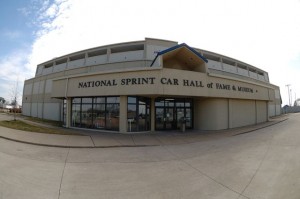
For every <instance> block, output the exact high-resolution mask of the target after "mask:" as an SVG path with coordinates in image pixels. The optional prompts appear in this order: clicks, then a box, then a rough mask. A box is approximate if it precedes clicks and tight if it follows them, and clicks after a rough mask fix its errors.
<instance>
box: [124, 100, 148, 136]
mask: <svg viewBox="0 0 300 199" xmlns="http://www.w3.org/2000/svg"><path fill="white" fill-rule="evenodd" d="M150 102H151V100H150V98H146V97H128V104H127V121H128V131H129V132H136V131H149V130H150Z"/></svg>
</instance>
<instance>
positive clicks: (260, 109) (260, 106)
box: [256, 101, 268, 123]
mask: <svg viewBox="0 0 300 199" xmlns="http://www.w3.org/2000/svg"><path fill="white" fill-rule="evenodd" d="M267 120H268V110H267V102H266V101H256V123H262V122H266V121H267Z"/></svg>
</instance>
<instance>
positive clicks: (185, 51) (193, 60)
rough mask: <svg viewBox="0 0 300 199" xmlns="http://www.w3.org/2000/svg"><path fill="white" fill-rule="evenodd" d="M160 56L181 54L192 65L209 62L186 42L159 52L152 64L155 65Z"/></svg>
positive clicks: (166, 57)
mask: <svg viewBox="0 0 300 199" xmlns="http://www.w3.org/2000/svg"><path fill="white" fill-rule="evenodd" d="M159 56H163V57H164V58H165V59H168V58H171V57H175V56H176V57H177V56H179V57H181V58H182V59H184V60H185V61H188V62H189V63H190V64H192V65H197V64H198V63H203V62H206V63H207V62H208V61H207V59H206V58H205V57H203V56H202V55H201V54H200V53H199V52H197V51H196V50H194V49H193V48H191V47H190V46H188V45H187V44H185V43H182V44H179V45H176V46H173V47H171V48H168V49H166V50H163V51H160V52H158V53H157V55H156V57H155V58H154V60H153V61H152V63H151V65H150V66H153V64H154V62H155V61H156V59H157V58H158V57H159Z"/></svg>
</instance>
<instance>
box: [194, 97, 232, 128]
mask: <svg viewBox="0 0 300 199" xmlns="http://www.w3.org/2000/svg"><path fill="white" fill-rule="evenodd" d="M194 107H195V108H194V124H195V125H194V128H195V129H201V130H220V129H227V128H228V119H229V118H228V99H212V98H204V99H197V100H194Z"/></svg>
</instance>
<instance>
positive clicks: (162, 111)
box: [155, 98, 193, 130]
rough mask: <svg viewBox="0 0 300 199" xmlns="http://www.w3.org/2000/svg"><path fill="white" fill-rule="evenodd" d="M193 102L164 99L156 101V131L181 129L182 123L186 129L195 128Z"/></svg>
mask: <svg viewBox="0 0 300 199" xmlns="http://www.w3.org/2000/svg"><path fill="white" fill-rule="evenodd" d="M192 121H193V114H192V100H191V99H181V98H178V99H163V98H158V99H157V100H156V101H155V129H156V130H176V129H180V127H181V124H182V122H185V124H186V128H187V129H191V128H193V122H192Z"/></svg>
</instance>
